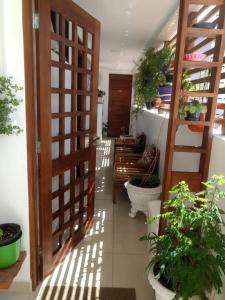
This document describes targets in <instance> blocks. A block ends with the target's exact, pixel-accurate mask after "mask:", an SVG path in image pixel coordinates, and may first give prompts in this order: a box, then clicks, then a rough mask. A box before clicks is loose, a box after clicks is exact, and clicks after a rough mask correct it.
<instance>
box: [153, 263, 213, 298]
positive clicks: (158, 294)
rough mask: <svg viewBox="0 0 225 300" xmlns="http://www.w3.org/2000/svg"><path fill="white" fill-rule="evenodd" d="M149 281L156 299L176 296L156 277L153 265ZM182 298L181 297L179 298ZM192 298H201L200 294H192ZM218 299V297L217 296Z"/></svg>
mask: <svg viewBox="0 0 225 300" xmlns="http://www.w3.org/2000/svg"><path fill="white" fill-rule="evenodd" d="M148 281H149V282H150V284H151V286H152V288H153V290H154V291H155V299H156V300H173V299H174V297H175V293H174V292H172V291H171V290H169V289H167V288H166V287H165V286H163V285H162V284H161V283H160V282H159V281H158V280H157V279H155V276H154V273H153V267H152V268H151V269H150V271H149V273H148ZM179 299H180V300H182V299H181V298H179ZM190 299H191V300H200V298H199V297H198V296H192V297H191V298H190ZM215 299H216V298H215Z"/></svg>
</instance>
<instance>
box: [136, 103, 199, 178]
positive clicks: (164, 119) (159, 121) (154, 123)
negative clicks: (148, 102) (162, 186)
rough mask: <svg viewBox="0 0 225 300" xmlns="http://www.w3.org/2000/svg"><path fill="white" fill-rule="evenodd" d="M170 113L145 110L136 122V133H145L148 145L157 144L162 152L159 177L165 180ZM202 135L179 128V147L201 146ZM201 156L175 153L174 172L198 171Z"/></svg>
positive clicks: (182, 127) (183, 127)
mask: <svg viewBox="0 0 225 300" xmlns="http://www.w3.org/2000/svg"><path fill="white" fill-rule="evenodd" d="M168 117H169V114H168V113H163V114H158V111H157V110H156V109H155V110H151V111H149V110H145V109H144V110H143V112H142V113H139V114H138V118H137V121H136V125H133V127H136V133H137V134H138V133H141V132H145V134H146V136H147V141H146V143H147V144H155V145H156V146H157V147H158V148H159V150H160V161H159V177H160V179H161V181H162V180H163V170H164V160H165V151H166V139H167V129H168ZM201 137H202V134H201V133H193V132H191V131H190V130H189V129H188V128H187V126H179V128H178V132H177V139H176V144H177V145H195V146H199V145H200V144H201ZM199 158H200V156H199V154H190V153H175V154H174V162H173V170H174V171H182V170H186V171H190V172H195V171H197V166H198V162H199Z"/></svg>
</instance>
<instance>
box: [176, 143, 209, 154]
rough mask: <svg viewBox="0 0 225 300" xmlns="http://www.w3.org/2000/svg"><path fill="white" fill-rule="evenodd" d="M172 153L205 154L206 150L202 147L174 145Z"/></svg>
mask: <svg viewBox="0 0 225 300" xmlns="http://www.w3.org/2000/svg"><path fill="white" fill-rule="evenodd" d="M174 152H190V153H206V149H205V148H203V147H195V146H182V145H176V146H175V147H174Z"/></svg>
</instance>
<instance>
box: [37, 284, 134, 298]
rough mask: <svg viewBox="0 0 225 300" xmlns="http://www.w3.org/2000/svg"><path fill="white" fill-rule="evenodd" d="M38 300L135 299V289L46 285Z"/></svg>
mask: <svg viewBox="0 0 225 300" xmlns="http://www.w3.org/2000/svg"><path fill="white" fill-rule="evenodd" d="M37 299H38V300H136V293H135V289H129V288H104V287H101V288H100V289H99V288H95V287H92V288H89V287H84V288H82V287H76V286H75V287H72V286H68V287H66V286H60V287H59V286H46V287H45V288H44V291H43V293H42V296H41V297H40V298H39V297H38V298H37Z"/></svg>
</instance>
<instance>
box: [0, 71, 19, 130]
mask: <svg viewBox="0 0 225 300" xmlns="http://www.w3.org/2000/svg"><path fill="white" fill-rule="evenodd" d="M20 90H22V88H21V87H19V86H18V85H16V84H14V83H13V82H12V77H4V76H0V134H6V135H10V134H16V135H17V134H19V133H20V132H21V131H22V129H21V128H20V127H19V126H16V125H13V120H12V119H11V114H12V113H13V112H14V111H16V107H17V106H18V105H19V104H20V102H21V100H18V99H17V96H16V94H17V93H18V91H20Z"/></svg>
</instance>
